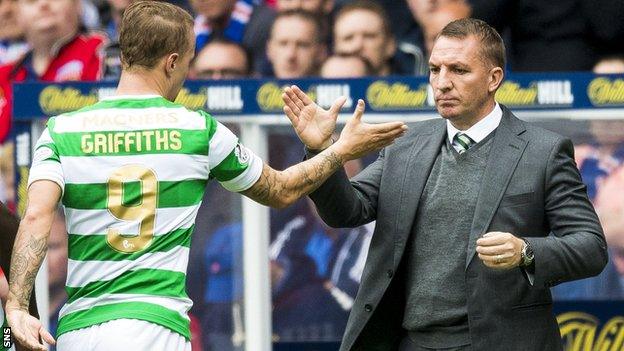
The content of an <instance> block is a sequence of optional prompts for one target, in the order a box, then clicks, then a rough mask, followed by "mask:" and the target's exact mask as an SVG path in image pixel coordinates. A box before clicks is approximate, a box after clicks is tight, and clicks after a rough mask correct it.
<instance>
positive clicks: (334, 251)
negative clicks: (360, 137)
mask: <svg viewBox="0 0 624 351" xmlns="http://www.w3.org/2000/svg"><path fill="white" fill-rule="evenodd" d="M361 169H362V165H361V162H360V160H354V161H350V162H347V163H346V164H345V171H346V172H347V174H348V175H349V176H352V175H355V174H357V173H358V172H359V171H361ZM373 229H374V224H369V225H366V226H361V227H358V228H349V229H337V228H331V227H329V226H328V225H326V224H325V223H324V222H323V221H322V220H321V219H320V217H319V216H318V214H317V212H316V210H314V208H313V204H312V202H311V201H310V199H307V200H306V201H305V203H303V202H302V203H301V204H300V206H299V208H298V214H297V215H296V216H295V217H294V218H292V219H291V220H289V221H288V222H286V223H285V224H284V225H283V227H282V228H281V229H280V230H279V231H278V232H277V233H276V234H275V235H274V239H273V241H272V243H271V246H270V249H269V257H270V259H271V279H272V285H271V286H272V291H273V298H274V299H273V305H274V313H273V325H274V332H275V334H276V335H277V336H278V337H279V339H280V340H281V341H327V340H338V339H339V338H340V336H341V335H342V333H343V331H344V328H345V326H346V320H347V314H348V313H349V311H350V309H351V307H352V306H353V301H354V299H355V295H356V293H357V290H358V287H359V282H360V278H361V275H362V271H363V268H364V262H365V261H366V256H367V253H368V246H369V243H370V240H371V238H372V234H373ZM301 301H314V304H316V303H319V302H321V301H323V303H319V305H318V306H317V305H314V306H315V307H314V308H312V307H311V306H305V307H303V306H300V305H301ZM302 315H305V316H306V318H301V317H299V319H300V320H298V321H296V320H295V319H296V316H302Z"/></svg>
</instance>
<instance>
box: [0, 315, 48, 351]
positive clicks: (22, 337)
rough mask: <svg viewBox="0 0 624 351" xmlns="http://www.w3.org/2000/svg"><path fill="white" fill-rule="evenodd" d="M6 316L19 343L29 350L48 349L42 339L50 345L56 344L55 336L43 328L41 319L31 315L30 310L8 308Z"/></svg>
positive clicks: (40, 350)
mask: <svg viewBox="0 0 624 351" xmlns="http://www.w3.org/2000/svg"><path fill="white" fill-rule="evenodd" d="M6 318H7V322H8V323H9V326H10V327H11V333H12V334H13V336H14V337H15V340H17V343H19V344H21V345H23V346H24V347H26V348H28V349H29V350H37V351H46V350H47V349H48V348H47V346H45V345H44V344H43V343H42V342H41V341H40V340H41V339H43V341H45V342H46V343H47V344H49V345H54V344H55V341H54V338H53V337H52V335H51V334H50V333H49V332H48V331H47V330H45V329H44V328H43V325H41V321H40V320H38V319H37V318H35V317H33V316H31V315H30V314H29V313H28V311H25V310H21V309H8V308H7V311H6Z"/></svg>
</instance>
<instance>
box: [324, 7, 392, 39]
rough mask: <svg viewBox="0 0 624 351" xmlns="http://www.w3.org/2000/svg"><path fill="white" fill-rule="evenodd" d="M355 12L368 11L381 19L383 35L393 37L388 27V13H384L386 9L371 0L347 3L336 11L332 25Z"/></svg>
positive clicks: (390, 28) (389, 26)
mask: <svg viewBox="0 0 624 351" xmlns="http://www.w3.org/2000/svg"><path fill="white" fill-rule="evenodd" d="M356 10H364V11H370V12H373V13H375V14H377V15H378V16H379V18H380V19H381V25H382V29H383V32H384V34H385V35H386V36H387V37H392V36H393V35H392V27H391V25H390V19H389V18H388V13H387V12H386V9H385V8H384V7H383V6H381V5H380V4H379V3H377V2H375V1H372V0H356V1H352V2H349V3H347V4H346V5H344V6H342V7H341V8H340V10H338V12H337V13H336V17H335V19H334V25H335V24H336V22H338V20H339V19H340V17H342V16H344V15H346V14H348V13H349V12H352V11H356Z"/></svg>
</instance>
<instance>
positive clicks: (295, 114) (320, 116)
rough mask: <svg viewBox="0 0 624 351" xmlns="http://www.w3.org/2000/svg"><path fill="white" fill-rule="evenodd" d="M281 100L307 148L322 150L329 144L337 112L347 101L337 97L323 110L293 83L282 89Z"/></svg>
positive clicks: (334, 127)
mask: <svg viewBox="0 0 624 351" xmlns="http://www.w3.org/2000/svg"><path fill="white" fill-rule="evenodd" d="M282 100H284V103H285V105H284V113H286V116H287V117H288V119H290V122H291V123H292V125H293V127H294V128H295V131H296V132H297V135H298V136H299V139H301V141H302V142H303V143H304V144H305V146H306V147H307V148H308V149H312V150H324V149H326V148H328V147H329V146H330V145H331V142H332V141H331V136H332V134H333V133H334V130H335V129H336V119H337V118H338V113H339V112H340V109H341V108H342V106H343V105H344V103H345V102H346V101H347V99H346V98H345V97H341V98H338V99H337V100H336V101H335V102H334V104H333V105H332V107H330V109H329V110H325V109H323V108H321V107H320V106H318V105H317V104H316V103H315V102H314V101H312V99H310V97H308V96H307V95H306V94H305V93H304V92H303V91H302V90H301V89H299V87H298V86H296V85H293V86H291V87H288V88H286V89H284V93H283V94H282Z"/></svg>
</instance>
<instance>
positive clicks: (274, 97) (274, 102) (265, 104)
mask: <svg viewBox="0 0 624 351" xmlns="http://www.w3.org/2000/svg"><path fill="white" fill-rule="evenodd" d="M282 93H283V90H282V88H280V87H279V86H278V85H277V84H275V83H265V84H263V85H262V86H261V87H260V88H259V89H258V92H257V93H256V101H257V102H258V106H259V107H260V109H261V110H262V111H264V112H280V111H282V108H283V107H284V102H283V101H282ZM305 93H306V94H307V95H308V96H309V97H310V99H312V100H313V101H316V89H315V88H314V87H310V88H309V89H308V91H306V92H305Z"/></svg>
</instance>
